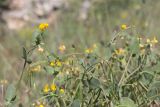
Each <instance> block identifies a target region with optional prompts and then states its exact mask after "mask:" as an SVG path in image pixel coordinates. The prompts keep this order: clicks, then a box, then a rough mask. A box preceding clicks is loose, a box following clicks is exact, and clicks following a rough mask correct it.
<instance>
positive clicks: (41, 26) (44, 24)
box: [39, 23, 49, 31]
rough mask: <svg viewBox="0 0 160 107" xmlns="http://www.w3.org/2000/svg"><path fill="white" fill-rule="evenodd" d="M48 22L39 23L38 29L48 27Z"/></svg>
mask: <svg viewBox="0 0 160 107" xmlns="http://www.w3.org/2000/svg"><path fill="white" fill-rule="evenodd" d="M48 26H49V25H48V23H41V24H40V25H39V29H40V30H41V31H44V30H46V29H47V28H48Z"/></svg>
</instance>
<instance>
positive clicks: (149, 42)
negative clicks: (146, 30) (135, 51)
mask: <svg viewBox="0 0 160 107" xmlns="http://www.w3.org/2000/svg"><path fill="white" fill-rule="evenodd" d="M147 44H149V45H150V46H151V47H152V46H153V44H152V42H151V40H150V39H147Z"/></svg>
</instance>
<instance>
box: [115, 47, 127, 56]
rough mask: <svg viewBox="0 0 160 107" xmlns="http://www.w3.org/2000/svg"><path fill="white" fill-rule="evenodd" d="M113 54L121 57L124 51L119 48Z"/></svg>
mask: <svg viewBox="0 0 160 107" xmlns="http://www.w3.org/2000/svg"><path fill="white" fill-rule="evenodd" d="M115 53H116V54H117V55H123V54H124V53H125V50H124V49H122V48H119V49H117V50H115Z"/></svg>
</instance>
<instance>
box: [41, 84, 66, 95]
mask: <svg viewBox="0 0 160 107" xmlns="http://www.w3.org/2000/svg"><path fill="white" fill-rule="evenodd" d="M56 90H57V86H56V84H54V83H52V84H51V85H49V84H46V85H45V86H44V88H43V92H44V93H48V92H55V91H56ZM59 92H60V93H61V94H63V93H64V89H63V88H60V89H59Z"/></svg>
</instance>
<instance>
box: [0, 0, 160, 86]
mask: <svg viewBox="0 0 160 107" xmlns="http://www.w3.org/2000/svg"><path fill="white" fill-rule="evenodd" d="M12 1H14V0H12ZM17 1H18V0H17ZM19 1H20V0H19ZM22 1H23V0H22ZM38 1H39V2H40V1H41V0H37V2H38ZM50 1H51V0H50ZM46 2H47V0H46ZM53 2H54V0H53ZM62 2H65V3H64V4H63V5H60V6H57V7H56V6H55V7H54V8H52V9H51V13H52V16H48V15H45V14H44V15H37V17H33V18H32V17H31V18H30V17H29V18H30V19H29V20H28V19H27V20H21V19H15V17H16V16H17V15H19V14H17V12H16V14H14V12H15V11H18V9H15V7H14V6H10V4H11V2H10V1H9V0H0V80H3V79H5V80H7V81H8V82H9V83H12V82H16V81H17V80H18V79H19V76H20V73H21V69H22V63H23V60H22V58H21V56H22V55H21V53H22V47H23V46H24V47H29V46H30V43H31V42H32V35H33V33H34V31H35V29H36V28H37V26H38V24H39V23H40V22H48V23H49V25H50V27H49V33H48V34H47V35H48V36H47V44H48V46H49V48H50V49H51V51H53V52H54V51H56V50H57V48H58V46H59V45H60V44H65V45H66V47H67V50H70V49H71V47H72V46H73V45H74V46H76V47H77V49H79V50H77V51H84V49H85V48H87V47H89V46H91V45H92V44H94V43H96V44H98V43H103V42H107V41H108V40H109V38H111V37H112V35H113V34H114V32H117V31H118V30H119V29H120V28H119V26H120V25H121V24H126V25H128V26H135V27H136V30H137V32H139V35H140V36H141V35H142V36H146V37H151V36H157V37H158V38H159V34H160V30H159V26H160V21H159V17H160V14H159V10H160V1H159V0H62ZM26 8H28V7H26ZM12 10H14V12H13V15H14V16H15V17H14V18H13V19H12V14H10V15H9V16H8V17H7V15H5V14H8V12H11V11H12ZM31 11H33V10H31ZM42 11H43V9H42ZM20 13H21V11H20ZM48 14H50V12H49V13H48ZM31 16H32V14H31ZM50 17H52V18H50ZM8 18H10V19H9V20H11V19H12V20H11V21H8V20H7V19H8ZM17 20H18V21H19V20H20V22H16V23H13V24H14V27H15V28H13V27H11V28H10V23H12V22H14V21H17ZM21 22H23V23H25V24H24V25H23V26H20V27H19V26H18V25H19V23H21Z"/></svg>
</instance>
